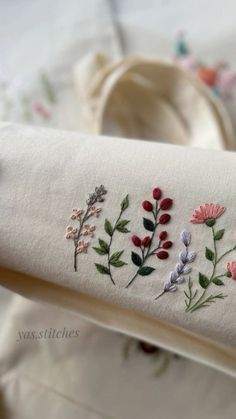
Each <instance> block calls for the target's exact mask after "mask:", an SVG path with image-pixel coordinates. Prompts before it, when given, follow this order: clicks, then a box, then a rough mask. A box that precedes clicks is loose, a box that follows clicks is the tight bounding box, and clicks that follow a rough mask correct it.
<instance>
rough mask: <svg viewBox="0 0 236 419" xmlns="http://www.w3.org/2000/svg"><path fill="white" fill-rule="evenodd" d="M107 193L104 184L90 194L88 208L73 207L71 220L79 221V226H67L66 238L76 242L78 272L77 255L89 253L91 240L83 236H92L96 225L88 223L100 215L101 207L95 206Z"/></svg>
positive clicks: (75, 252) (75, 256) (75, 258)
mask: <svg viewBox="0 0 236 419" xmlns="http://www.w3.org/2000/svg"><path fill="white" fill-rule="evenodd" d="M106 193H107V191H106V189H105V188H104V186H103V185H100V186H99V187H96V188H95V191H94V192H93V193H91V194H89V198H88V199H87V201H86V204H87V208H86V210H83V209H80V208H73V209H72V214H71V217H70V218H71V220H74V221H78V223H79V227H78V228H74V227H72V226H68V227H67V228H66V233H65V238H66V239H72V240H73V242H74V270H75V272H77V255H78V254H81V253H87V251H88V246H89V241H85V240H83V237H87V238H92V237H93V236H94V231H95V229H96V227H95V226H94V225H92V224H87V223H86V221H88V219H89V218H91V217H93V216H95V217H98V216H99V214H100V212H101V211H102V209H101V208H97V207H95V206H94V204H96V203H97V202H103V201H104V195H105V194H106ZM85 223H86V224H85Z"/></svg>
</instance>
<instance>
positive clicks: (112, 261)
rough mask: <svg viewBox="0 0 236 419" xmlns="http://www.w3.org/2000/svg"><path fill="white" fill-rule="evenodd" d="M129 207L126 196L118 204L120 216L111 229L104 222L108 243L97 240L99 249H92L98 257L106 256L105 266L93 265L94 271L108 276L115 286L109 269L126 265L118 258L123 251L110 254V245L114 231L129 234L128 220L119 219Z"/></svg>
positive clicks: (107, 221) (106, 222) (108, 222)
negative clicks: (108, 238)
mask: <svg viewBox="0 0 236 419" xmlns="http://www.w3.org/2000/svg"><path fill="white" fill-rule="evenodd" d="M128 206H129V197H128V195H126V197H125V198H124V199H123V201H122V202H121V204H120V214H119V216H118V218H117V220H116V222H115V224H114V227H112V225H111V223H110V221H109V220H108V219H106V220H105V223H104V230H105V232H106V233H107V234H108V236H109V237H110V240H109V242H108V243H107V242H106V241H104V240H102V239H98V242H99V247H93V249H94V250H95V252H96V253H98V254H99V255H100V256H103V255H106V256H107V265H106V266H105V265H101V264H100V263H95V266H96V269H97V270H98V272H99V273H101V274H103V275H109V277H110V279H111V282H112V283H113V284H114V285H115V281H114V279H113V275H112V270H111V267H115V268H121V267H122V266H124V265H127V263H126V262H123V261H122V260H120V257H121V256H122V254H123V253H124V250H121V251H116V252H115V253H113V254H111V245H112V242H113V236H114V233H115V231H118V232H120V233H129V230H128V229H127V227H126V226H127V224H128V223H129V222H130V221H129V220H125V219H123V220H121V217H122V215H123V213H124V211H125V210H126V209H127V208H128Z"/></svg>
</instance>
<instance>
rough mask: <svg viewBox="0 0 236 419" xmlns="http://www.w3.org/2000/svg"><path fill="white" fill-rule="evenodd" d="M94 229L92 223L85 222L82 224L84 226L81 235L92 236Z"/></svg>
mask: <svg viewBox="0 0 236 419" xmlns="http://www.w3.org/2000/svg"><path fill="white" fill-rule="evenodd" d="M95 229H96V227H95V226H93V225H91V224H85V225H84V228H83V230H82V235H83V236H89V235H90V236H91V237H93V236H94V233H93V232H94V230H95Z"/></svg>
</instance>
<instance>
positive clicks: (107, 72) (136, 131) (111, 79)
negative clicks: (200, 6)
mask: <svg viewBox="0 0 236 419" xmlns="http://www.w3.org/2000/svg"><path fill="white" fill-rule="evenodd" d="M88 74H89V75H90V77H89V78H88ZM74 79H75V85H76V88H77V92H78V94H79V97H80V99H81V100H83V101H84V117H85V120H87V126H88V130H89V131H90V132H91V131H92V132H95V133H102V134H105V135H116V136H120V137H121V136H122V137H127V138H142V139H148V140H155V141H158V140H161V141H167V142H170V143H174V144H185V145H189V146H197V147H203V148H211V149H222V148H228V149H232V148H233V149H235V141H234V134H233V128H232V124H231V122H230V119H229V117H228V115H227V113H226V111H225V109H224V106H223V105H222V102H221V101H220V100H219V99H218V98H217V97H216V96H215V95H214V94H213V93H211V91H210V89H209V88H206V87H205V86H204V85H203V83H202V82H200V81H198V80H197V79H196V78H194V77H193V76H191V75H189V74H188V73H187V72H184V71H183V70H181V69H180V68H178V67H177V66H175V65H173V64H171V63H168V62H166V61H160V60H156V59H150V58H149V59H148V58H144V57H140V58H137V57H128V58H123V59H121V60H120V61H116V62H114V63H111V62H110V63H109V62H107V59H106V58H105V57H104V56H102V55H101V54H98V55H97V56H96V57H93V58H92V57H91V55H88V56H87V57H85V58H84V59H82V60H81V59H80V60H79V61H78V63H77V65H76V66H75V70H74Z"/></svg>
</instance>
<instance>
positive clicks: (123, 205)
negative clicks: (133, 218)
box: [120, 195, 129, 211]
mask: <svg viewBox="0 0 236 419" xmlns="http://www.w3.org/2000/svg"><path fill="white" fill-rule="evenodd" d="M128 206H129V195H126V197H125V198H124V199H123V201H122V202H121V204H120V207H121V211H125V210H126V209H127V208H128Z"/></svg>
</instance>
